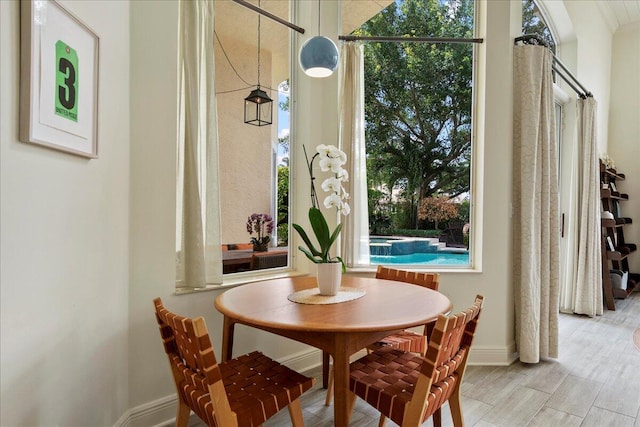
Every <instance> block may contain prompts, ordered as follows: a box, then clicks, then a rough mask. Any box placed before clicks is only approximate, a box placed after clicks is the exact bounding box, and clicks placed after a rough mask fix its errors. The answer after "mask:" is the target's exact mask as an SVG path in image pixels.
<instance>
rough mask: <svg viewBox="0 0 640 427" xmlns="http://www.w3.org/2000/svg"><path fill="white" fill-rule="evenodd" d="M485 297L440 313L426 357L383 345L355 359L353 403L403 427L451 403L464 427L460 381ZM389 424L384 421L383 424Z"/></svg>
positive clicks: (437, 421) (456, 421)
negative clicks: (367, 406)
mask: <svg viewBox="0 0 640 427" xmlns="http://www.w3.org/2000/svg"><path fill="white" fill-rule="evenodd" d="M483 300H484V298H483V297H482V296H480V295H478V296H476V299H475V302H474V303H473V305H472V306H471V307H470V308H469V309H467V310H465V311H463V312H461V313H459V314H456V315H453V316H444V315H442V316H439V317H438V320H437V321H436V325H435V328H434V330H433V334H432V335H431V337H430V338H429V346H428V349H427V355H426V356H425V357H422V356H417V355H415V354H413V353H407V352H404V351H401V350H398V349H394V348H391V347H384V348H381V349H379V350H376V351H374V352H373V353H370V354H368V355H366V356H364V357H362V358H361V359H359V360H357V361H355V362H353V363H351V365H350V379H349V390H350V393H349V394H350V396H349V397H350V399H349V402H348V405H349V411H351V410H352V409H353V405H354V403H355V399H356V396H359V397H360V398H362V399H363V400H365V401H366V402H367V403H369V404H370V405H371V406H373V407H374V408H376V409H377V410H378V411H380V413H381V414H382V416H384V417H388V418H390V419H391V420H392V421H393V422H395V423H397V424H398V425H400V426H402V427H410V426H411V427H418V426H420V425H421V424H422V423H423V422H425V421H426V420H427V419H428V418H429V417H431V416H432V415H433V424H434V426H435V427H439V426H440V424H441V414H440V408H441V407H442V405H444V403H445V402H447V401H449V407H450V409H451V416H452V418H453V425H454V426H456V427H458V426H463V425H464V419H463V415H462V408H461V407H460V385H461V383H462V379H463V376H464V371H465V367H466V365H467V359H468V357H469V350H470V348H471V343H472V341H473V336H474V333H475V330H476V326H477V323H478V317H479V316H480V312H481V311H482V303H483ZM383 424H384V419H383V420H382V421H381V423H380V425H381V426H382V425H383Z"/></svg>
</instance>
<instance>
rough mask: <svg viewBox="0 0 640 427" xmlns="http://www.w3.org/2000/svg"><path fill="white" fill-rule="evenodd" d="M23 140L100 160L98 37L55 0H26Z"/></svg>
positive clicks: (23, 10) (23, 17)
mask: <svg viewBox="0 0 640 427" xmlns="http://www.w3.org/2000/svg"><path fill="white" fill-rule="evenodd" d="M20 3H21V11H20V12H21V17H20V20H21V49H20V67H21V70H20V75H21V76H22V81H21V84H20V140H21V141H23V142H27V143H33V144H38V145H42V146H45V147H49V148H53V149H56V150H61V151H65V152H68V153H71V154H75V155H79V156H83V157H89V158H97V157H98V57H99V55H98V44H99V39H98V36H97V35H96V34H95V33H94V32H93V31H91V29H90V28H89V27H87V26H86V25H85V24H83V23H82V22H81V21H80V20H79V19H78V18H77V17H75V16H73V15H72V14H71V13H69V12H68V11H67V10H65V9H64V8H63V7H62V5H61V4H60V3H58V2H56V1H54V0H38V1H36V0H23V1H21V2H20Z"/></svg>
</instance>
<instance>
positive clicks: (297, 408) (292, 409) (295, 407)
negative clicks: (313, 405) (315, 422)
mask: <svg viewBox="0 0 640 427" xmlns="http://www.w3.org/2000/svg"><path fill="white" fill-rule="evenodd" d="M288 408H289V416H290V417H291V425H292V426H293V427H304V419H303V418H302V406H301V405H300V399H296V400H294V401H293V402H291V403H289V406H288Z"/></svg>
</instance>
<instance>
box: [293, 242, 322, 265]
mask: <svg viewBox="0 0 640 427" xmlns="http://www.w3.org/2000/svg"><path fill="white" fill-rule="evenodd" d="M298 249H300V251H301V252H302V253H303V254H305V255H306V256H307V258H309V259H310V260H311V262H313V263H316V264H320V262H322V260H321V259H318V258H316V257H314V256H313V255H311V252H309V251H308V250H307V248H305V247H304V246H298Z"/></svg>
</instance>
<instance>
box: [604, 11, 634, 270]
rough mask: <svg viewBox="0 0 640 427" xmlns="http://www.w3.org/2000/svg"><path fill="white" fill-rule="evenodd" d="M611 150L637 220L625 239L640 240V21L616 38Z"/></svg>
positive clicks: (627, 206)
mask: <svg viewBox="0 0 640 427" xmlns="http://www.w3.org/2000/svg"><path fill="white" fill-rule="evenodd" d="M609 124H610V127H609V146H608V153H609V155H610V156H611V157H612V158H613V159H614V161H615V164H616V168H618V170H620V171H621V172H623V173H626V175H627V179H626V180H625V181H624V182H623V183H621V184H620V185H619V189H620V191H622V192H624V193H627V194H629V201H627V202H623V203H622V205H623V206H622V209H623V211H622V212H623V214H624V216H628V217H631V218H633V224H631V225H627V226H625V228H624V237H625V241H627V242H631V243H636V244H638V243H640V170H639V169H638V165H639V164H640V24H638V23H636V24H630V25H626V26H624V27H622V28H620V29H619V30H618V31H617V32H616V34H615V36H614V38H613V57H612V66H611V109H610V111H609ZM629 268H630V270H631V271H633V272H640V254H638V253H636V254H634V255H632V256H630V257H629Z"/></svg>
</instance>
